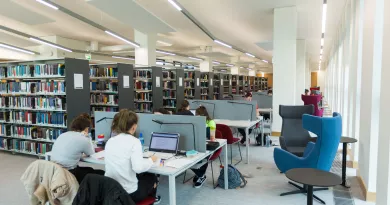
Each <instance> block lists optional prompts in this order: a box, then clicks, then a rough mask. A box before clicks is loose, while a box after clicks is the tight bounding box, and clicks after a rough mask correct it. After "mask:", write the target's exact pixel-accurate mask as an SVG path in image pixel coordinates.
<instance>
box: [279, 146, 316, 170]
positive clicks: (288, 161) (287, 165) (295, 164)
mask: <svg viewBox="0 0 390 205" xmlns="http://www.w3.org/2000/svg"><path fill="white" fill-rule="evenodd" d="M274 161H275V164H276V166H277V167H278V169H279V170H280V171H281V172H282V173H285V172H286V171H288V170H290V169H294V168H306V167H307V166H308V165H306V164H305V161H303V160H302V158H300V157H297V156H295V155H294V154H291V153H290V152H288V151H285V150H282V149H279V148H275V149H274Z"/></svg>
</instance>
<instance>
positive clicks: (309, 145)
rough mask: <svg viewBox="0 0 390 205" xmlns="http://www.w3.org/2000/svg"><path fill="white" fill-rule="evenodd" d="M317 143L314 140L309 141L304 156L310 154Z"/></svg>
mask: <svg viewBox="0 0 390 205" xmlns="http://www.w3.org/2000/svg"><path fill="white" fill-rule="evenodd" d="M315 145H316V144H315V143H313V142H308V143H307V146H306V148H305V151H304V152H303V157H307V156H308V155H309V154H310V152H311V151H312V150H313V149H314V146H315Z"/></svg>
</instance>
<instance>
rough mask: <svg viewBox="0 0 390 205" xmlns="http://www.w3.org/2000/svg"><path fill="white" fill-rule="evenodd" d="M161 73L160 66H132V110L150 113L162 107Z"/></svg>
mask: <svg viewBox="0 0 390 205" xmlns="http://www.w3.org/2000/svg"><path fill="white" fill-rule="evenodd" d="M162 76H163V73H162V68H161V67H139V68H134V71H133V79H134V110H135V111H136V112H139V113H151V112H152V111H153V108H160V107H163V91H164V90H163V86H164V84H163V77H162Z"/></svg>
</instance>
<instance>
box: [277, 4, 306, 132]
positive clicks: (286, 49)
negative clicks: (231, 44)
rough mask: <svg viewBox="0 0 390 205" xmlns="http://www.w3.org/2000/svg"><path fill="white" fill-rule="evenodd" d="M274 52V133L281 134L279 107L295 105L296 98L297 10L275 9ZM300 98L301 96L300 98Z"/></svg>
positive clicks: (288, 8)
mask: <svg viewBox="0 0 390 205" xmlns="http://www.w3.org/2000/svg"><path fill="white" fill-rule="evenodd" d="M273 39H274V46H273V47H274V51H273V55H274V57H273V103H272V107H273V116H274V117H273V125H272V131H274V132H280V131H281V127H282V118H280V116H279V105H294V104H295V98H296V97H297V96H296V93H295V91H296V89H295V81H296V79H295V77H296V61H297V58H296V52H297V50H296V49H297V45H296V43H297V42H296V39H297V9H296V7H294V6H293V7H285V8H277V9H274V36H273ZM298 97H299V96H298Z"/></svg>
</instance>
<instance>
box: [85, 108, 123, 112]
mask: <svg viewBox="0 0 390 205" xmlns="http://www.w3.org/2000/svg"><path fill="white" fill-rule="evenodd" d="M95 111H105V112H118V111H119V108H117V107H91V113H94V112H95Z"/></svg>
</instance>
